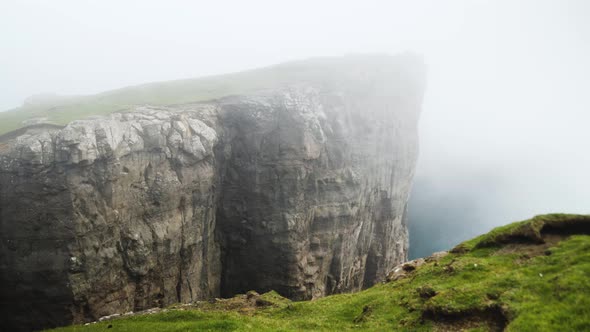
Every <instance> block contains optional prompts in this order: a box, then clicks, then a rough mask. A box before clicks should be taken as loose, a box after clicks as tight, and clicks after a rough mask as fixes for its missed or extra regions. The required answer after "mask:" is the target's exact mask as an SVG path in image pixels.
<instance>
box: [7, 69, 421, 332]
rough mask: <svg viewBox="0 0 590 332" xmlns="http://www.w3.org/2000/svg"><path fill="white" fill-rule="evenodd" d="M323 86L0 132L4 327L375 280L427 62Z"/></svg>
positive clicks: (396, 251) (399, 215)
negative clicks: (14, 132) (13, 132)
mask: <svg viewBox="0 0 590 332" xmlns="http://www.w3.org/2000/svg"><path fill="white" fill-rule="evenodd" d="M329 82H332V83H329V84H328V83H325V84H315V83H311V82H296V83H293V84H290V85H288V86H283V87H280V88H276V89H272V90H268V91H260V92H256V93H252V94H251V95H248V96H233V97H227V98H222V99H219V100H216V101H212V102H209V103H200V104H189V105H180V106H173V107H172V106H171V107H162V106H159V107H156V106H144V107H135V108H133V109H131V110H130V111H128V112H122V113H115V114H112V115H110V116H107V117H103V118H94V119H89V120H81V121H75V122H72V123H70V124H69V125H67V126H66V127H65V128H62V129H60V128H58V127H47V128H42V129H39V128H32V129H31V130H21V131H20V132H19V133H18V135H12V136H10V135H8V136H5V137H4V139H3V140H2V141H0V292H1V294H2V298H1V300H0V301H1V303H0V304H1V308H0V311H1V315H2V316H3V319H2V321H3V323H4V322H5V323H4V324H5V325H6V326H8V327H12V328H14V327H17V328H20V329H33V328H42V327H49V326H56V325H62V324H68V323H72V322H75V323H81V322H86V321H93V320H96V319H98V318H99V317H102V316H107V315H111V314H114V313H125V312H129V311H139V310H144V309H147V308H151V307H155V306H164V305H169V304H172V303H176V302H191V301H195V300H201V299H207V298H211V297H216V296H220V295H223V296H231V295H234V294H237V293H244V292H246V291H247V290H250V289H254V290H257V291H259V292H266V291H268V290H276V291H278V292H279V293H280V294H282V295H284V296H287V297H290V298H292V299H311V298H316V297H320V296H323V295H326V294H332V293H338V292H344V291H353V290H358V289H361V288H363V287H367V286H370V285H372V284H373V283H375V282H376V281H378V280H382V279H383V278H384V277H385V274H386V272H388V271H390V270H391V268H392V267H393V266H395V265H397V264H399V263H401V262H402V261H404V260H405V258H406V253H407V246H408V235H407V227H406V224H405V215H406V214H405V209H406V203H407V199H408V194H409V190H410V185H411V180H412V176H413V172H414V166H415V161H416V157H417V129H416V127H417V120H418V116H419V109H420V103H421V98H422V93H423V68H422V65H421V64H420V62H419V61H416V59H414V58H411V57H410V58H409V59H408V58H402V60H400V59H398V58H392V59H391V61H390V62H387V63H386V64H384V65H381V66H367V67H363V66H362V65H359V66H357V67H355V68H353V69H351V70H350V71H344V72H343V73H342V74H341V76H338V77H337V79H333V80H332V79H331V80H329ZM333 82H338V83H333ZM32 317H34V319H32Z"/></svg>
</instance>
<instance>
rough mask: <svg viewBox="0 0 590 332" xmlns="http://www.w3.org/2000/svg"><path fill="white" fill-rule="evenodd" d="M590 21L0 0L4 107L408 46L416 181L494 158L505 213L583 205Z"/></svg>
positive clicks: (505, 6) (444, 6)
mask: <svg viewBox="0 0 590 332" xmlns="http://www.w3.org/2000/svg"><path fill="white" fill-rule="evenodd" d="M588 18H590V1H584V0H579V1H564V0H554V1H541V0H537V1H535V0H530V1H524V0H523V1H516V0H512V1H491V0H490V1H477V0H471V1H470V0H466V1H443V0H433V1H410V0H408V1H385V0H384V1H368V0H362V1H361V0H358V1H343V0H340V1H327V0H324V1H319V0H316V1H308V0H297V1H276V0H274V1H271V0H268V1H256V0H249V1H237V0H236V1H173V0H166V1H164V0H162V1H146V0H143V1H113V0H102V1H90V0H53V1H42V0H40V1H30V0H12V1H10V0H3V1H2V2H1V3H0V91H1V92H0V109H8V108H12V107H16V106H18V105H20V104H21V102H22V101H23V99H25V98H26V97H28V96H30V95H32V94H36V93H42V92H56V93H58V94H87V93H96V92H100V91H103V90H108V89H113V88H118V87H122V86H126V85H132V84H138V83H144V82H149V81H160V80H169V79H177V78H186V77H196V76H202V75H209V74H218V73H226V72H232V71H237V70H243V69H248V68H254V67H259V66H265V65H269V64H274V63H279V62H283V61H288V60H294V59H301V58H306V57H311V56H318V55H342V54H346V53H372V52H386V53H397V52H400V51H404V50H413V51H416V52H419V53H422V54H424V55H425V57H426V61H427V63H428V65H429V78H428V91H427V95H426V100H425V102H424V112H423V117H422V123H421V138H422V154H421V160H420V167H419V170H418V174H419V175H420V176H434V177H436V178H438V179H439V180H440V181H441V185H443V184H444V181H452V180H453V176H457V175H460V174H461V171H460V169H461V168H471V169H478V168H488V169H492V170H494V171H496V172H499V173H502V174H505V175H506V177H507V178H508V179H509V180H510V181H508V182H509V183H511V184H512V186H510V188H508V187H507V188H506V192H507V194H506V195H507V196H508V197H509V198H510V201H512V202H514V208H515V211H517V212H514V213H513V214H510V217H512V215H515V216H520V215H522V216H523V217H526V216H528V214H531V213H537V212H538V213H540V212H548V211H562V210H563V211H575V212H590V175H589V174H588V173H589V171H590V151H589V150H590V149H589V143H590V130H589V128H588V127H589V125H590V115H589V114H590V113H589V108H590V93H589V89H590V60H589V59H590V23H589V22H590V20H588ZM480 189H481V188H480ZM584 204H585V205H584Z"/></svg>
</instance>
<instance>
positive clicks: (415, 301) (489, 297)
mask: <svg viewBox="0 0 590 332" xmlns="http://www.w3.org/2000/svg"><path fill="white" fill-rule="evenodd" d="M589 222H590V216H577V215H561V214H559V215H557V214H556V215H544V216H538V217H535V218H533V219H531V220H527V221H523V222H519V223H514V224H510V225H507V226H504V227H500V228H497V229H495V230H493V231H492V232H490V233H488V234H486V235H482V236H480V237H478V238H475V239H473V240H470V241H467V242H465V243H463V244H462V246H461V247H460V248H461V250H456V253H451V254H449V255H447V256H445V257H443V258H440V259H439V260H431V261H430V262H427V263H426V264H424V265H422V266H421V267H419V268H418V269H416V270H415V271H413V272H411V273H410V275H409V276H407V277H406V278H403V279H401V280H398V281H394V282H389V283H384V284H379V285H376V286H374V287H372V288H370V289H367V290H365V291H362V292H359V293H355V294H341V295H334V296H328V297H325V298H322V299H318V300H315V301H305V302H291V301H288V300H285V299H282V298H280V296H278V294H276V293H270V294H265V295H262V297H265V298H266V299H267V300H268V302H270V303H273V305H270V306H264V307H260V308H255V309H253V310H241V309H236V307H234V306H232V305H228V303H230V302H227V301H220V302H218V303H216V304H203V305H197V306H194V307H183V308H182V309H170V310H169V311H167V312H163V313H158V314H153V315H137V316H133V317H129V318H122V319H115V320H112V321H107V322H101V323H96V324H90V325H89V326H71V327H65V328H60V329H56V330H55V331H104V330H105V329H107V327H108V326H109V325H111V329H109V330H110V331H300V330H312V331H338V330H363V331H392V330H393V331H431V330H435V331H436V330H439V331H449V330H451V331H456V330H468V331H496V330H507V331H537V332H538V331H590V236H589V235H587V234H589V233H590V232H588V230H589V229H588V225H589ZM563 225H565V226H563ZM562 226H563V227H562ZM531 229H532V230H536V233H535V232H534V231H533V232H532V233H530V231H531ZM531 234H533V235H531ZM537 235H538V236H537ZM556 238H558V239H559V241H555V239H556ZM544 239H551V241H552V242H551V244H547V243H543V242H544ZM507 246H512V247H510V250H506V248H507ZM519 246H523V248H527V250H523V251H522V252H520V251H519V250H518V247H519ZM535 246H541V247H539V248H541V250H532V249H531V248H533V249H534V248H536V247H535Z"/></svg>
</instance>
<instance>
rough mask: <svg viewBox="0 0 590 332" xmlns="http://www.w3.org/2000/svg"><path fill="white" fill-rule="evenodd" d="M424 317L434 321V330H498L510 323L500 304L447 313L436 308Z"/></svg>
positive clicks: (426, 312)
mask: <svg viewBox="0 0 590 332" xmlns="http://www.w3.org/2000/svg"><path fill="white" fill-rule="evenodd" d="M422 317H423V318H424V319H426V320H430V321H432V322H433V323H434V331H464V330H467V329H474V328H484V329H487V330H488V331H493V332H496V331H504V329H505V328H506V325H507V324H508V319H507V318H506V316H505V315H504V313H503V311H502V308H500V307H499V306H492V307H489V308H486V309H483V310H482V309H473V310H469V311H464V312H458V313H445V312H442V311H438V310H436V309H435V310H427V311H425V312H424V313H423V315H422Z"/></svg>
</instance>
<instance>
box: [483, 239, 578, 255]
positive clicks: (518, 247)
mask: <svg viewBox="0 0 590 332" xmlns="http://www.w3.org/2000/svg"><path fill="white" fill-rule="evenodd" d="M565 238H567V235H561V234H543V241H544V243H539V244H534V243H509V244H506V245H504V246H503V247H502V248H500V249H499V250H498V251H496V252H495V253H494V255H507V254H520V257H521V258H522V260H527V259H529V258H533V257H536V256H540V255H547V253H548V250H549V248H551V247H554V246H555V245H557V243H559V242H560V241H563V240H564V239H565ZM549 253H550V251H549Z"/></svg>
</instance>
